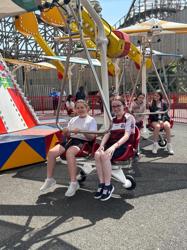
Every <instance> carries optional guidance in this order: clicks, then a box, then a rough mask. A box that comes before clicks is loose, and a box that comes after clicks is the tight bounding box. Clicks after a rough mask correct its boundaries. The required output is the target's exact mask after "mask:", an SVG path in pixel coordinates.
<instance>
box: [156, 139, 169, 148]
mask: <svg viewBox="0 0 187 250" xmlns="http://www.w3.org/2000/svg"><path fill="white" fill-rule="evenodd" d="M158 145H159V146H160V147H161V148H164V147H165V146H166V145H167V140H166V139H163V140H158Z"/></svg>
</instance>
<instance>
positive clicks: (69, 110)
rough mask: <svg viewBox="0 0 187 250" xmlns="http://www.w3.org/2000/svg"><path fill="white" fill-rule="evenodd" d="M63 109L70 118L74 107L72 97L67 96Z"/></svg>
mask: <svg viewBox="0 0 187 250" xmlns="http://www.w3.org/2000/svg"><path fill="white" fill-rule="evenodd" d="M65 107H66V110H67V114H68V115H69V116H72V115H73V114H74V107H75V103H74V101H73V96H72V95H68V97H67V99H66V104H65Z"/></svg>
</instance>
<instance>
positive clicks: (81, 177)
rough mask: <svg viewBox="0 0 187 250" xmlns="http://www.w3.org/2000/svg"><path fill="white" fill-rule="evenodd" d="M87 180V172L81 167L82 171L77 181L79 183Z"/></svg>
mask: <svg viewBox="0 0 187 250" xmlns="http://www.w3.org/2000/svg"><path fill="white" fill-rule="evenodd" d="M85 180H86V174H85V172H84V171H83V170H82V169H81V170H80V172H79V175H78V178H77V181H78V182H79V183H82V182H84V181H85Z"/></svg>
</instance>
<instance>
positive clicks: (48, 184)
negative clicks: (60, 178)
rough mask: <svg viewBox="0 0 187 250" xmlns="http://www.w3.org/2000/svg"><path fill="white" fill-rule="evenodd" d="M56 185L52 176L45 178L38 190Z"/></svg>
mask: <svg viewBox="0 0 187 250" xmlns="http://www.w3.org/2000/svg"><path fill="white" fill-rule="evenodd" d="M54 185H56V181H55V179H54V178H47V179H46V180H45V182H44V184H43V185H42V186H41V188H40V191H42V192H45V191H46V190H48V189H49V188H51V187H53V186H54Z"/></svg>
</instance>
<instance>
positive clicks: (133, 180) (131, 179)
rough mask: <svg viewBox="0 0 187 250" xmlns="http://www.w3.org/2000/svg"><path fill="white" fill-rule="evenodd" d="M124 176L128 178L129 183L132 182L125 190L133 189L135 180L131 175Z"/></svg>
mask: <svg viewBox="0 0 187 250" xmlns="http://www.w3.org/2000/svg"><path fill="white" fill-rule="evenodd" d="M125 177H126V179H127V180H129V181H130V182H131V183H132V186H131V187H129V188H126V189H127V190H133V189H135V187H136V181H135V179H134V178H133V177H132V175H128V174H127V175H125Z"/></svg>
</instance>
